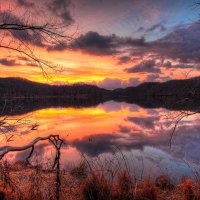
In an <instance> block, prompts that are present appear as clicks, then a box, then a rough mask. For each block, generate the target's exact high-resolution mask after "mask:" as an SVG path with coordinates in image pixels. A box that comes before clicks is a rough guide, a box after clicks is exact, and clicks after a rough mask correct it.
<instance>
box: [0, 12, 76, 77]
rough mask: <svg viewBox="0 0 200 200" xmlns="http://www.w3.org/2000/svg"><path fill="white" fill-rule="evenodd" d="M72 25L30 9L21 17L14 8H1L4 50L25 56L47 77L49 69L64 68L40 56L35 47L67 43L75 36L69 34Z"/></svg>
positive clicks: (0, 33) (0, 42) (0, 45)
mask: <svg viewBox="0 0 200 200" xmlns="http://www.w3.org/2000/svg"><path fill="white" fill-rule="evenodd" d="M40 21H41V22H40ZM50 21H51V23H50ZM68 26H69V24H63V23H61V22H59V20H57V19H49V20H48V21H47V20H44V19H35V16H32V14H31V13H30V12H29V11H27V12H25V13H23V14H22V15H20V16H17V15H15V14H14V11H12V10H8V11H3V12H1V11H0V49H7V50H9V51H11V52H16V53H18V54H20V55H22V56H25V57H26V58H27V59H29V60H30V61H31V62H32V63H33V64H34V65H37V66H39V67H40V69H41V70H42V72H43V74H44V75H45V76H47V75H48V74H47V72H46V70H47V69H51V70H58V71H60V70H61V69H60V67H59V66H58V65H55V64H53V63H51V62H49V61H47V60H44V59H42V58H40V57H39V55H36V54H35V52H34V47H41V48H44V49H47V50H48V49H49V48H51V47H53V46H56V45H64V46H65V45H66V44H67V42H69V41H71V40H72V38H73V36H72V35H71V36H69V35H67V34H66V33H65V32H66V30H67V27H68Z"/></svg>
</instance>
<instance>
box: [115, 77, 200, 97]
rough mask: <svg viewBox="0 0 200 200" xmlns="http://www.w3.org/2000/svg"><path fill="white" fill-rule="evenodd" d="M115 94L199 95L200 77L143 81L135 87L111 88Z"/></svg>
mask: <svg viewBox="0 0 200 200" xmlns="http://www.w3.org/2000/svg"><path fill="white" fill-rule="evenodd" d="M113 94H114V95H115V96H120V95H121V96H132V95H133V94H137V96H190V97H191V96H196V95H200V77H195V78H191V79H185V80H171V81H167V82H163V83H160V82H145V83H142V84H140V85H138V86H137V87H128V88H125V89H115V90H113Z"/></svg>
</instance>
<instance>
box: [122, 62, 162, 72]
mask: <svg viewBox="0 0 200 200" xmlns="http://www.w3.org/2000/svg"><path fill="white" fill-rule="evenodd" d="M125 71H126V72H127V73H137V72H150V73H160V69H159V68H158V67H157V64H156V62H155V60H145V61H142V62H141V63H140V64H137V65H135V66H133V67H131V68H126V69H125Z"/></svg>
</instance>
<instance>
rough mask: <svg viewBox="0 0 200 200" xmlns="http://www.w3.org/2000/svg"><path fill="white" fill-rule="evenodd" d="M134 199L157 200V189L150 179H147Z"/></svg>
mask: <svg viewBox="0 0 200 200" xmlns="http://www.w3.org/2000/svg"><path fill="white" fill-rule="evenodd" d="M136 199H138V200H139V199H148V200H157V191H156V188H155V186H154V185H153V184H152V182H151V180H150V179H147V180H146V181H145V182H144V183H143V185H142V187H141V189H140V190H139V191H138V193H137V197H136Z"/></svg>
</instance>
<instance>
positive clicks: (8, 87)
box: [0, 78, 108, 99]
mask: <svg viewBox="0 0 200 200" xmlns="http://www.w3.org/2000/svg"><path fill="white" fill-rule="evenodd" d="M107 93H108V90H106V89H103V88H99V87H97V86H94V85H88V84H73V85H62V86H56V85H49V84H42V83H37V82H32V81H29V80H26V79H21V78H0V94H1V98H30V99H34V98H42V97H45V98H47V97H49V98H50V97H51V98H53V97H54V98H55V97H63V98H76V99H88V98H98V99H99V98H103V97H105V96H106V95H107Z"/></svg>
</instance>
